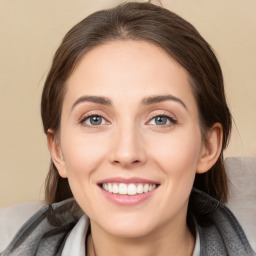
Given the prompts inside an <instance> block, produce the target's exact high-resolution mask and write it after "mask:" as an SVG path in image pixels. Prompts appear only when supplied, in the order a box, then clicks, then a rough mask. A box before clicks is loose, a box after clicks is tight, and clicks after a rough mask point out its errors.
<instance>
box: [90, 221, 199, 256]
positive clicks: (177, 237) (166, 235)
mask: <svg viewBox="0 0 256 256" xmlns="http://www.w3.org/2000/svg"><path fill="white" fill-rule="evenodd" d="M91 228H92V229H91V230H92V233H91V235H90V236H89V238H88V242H87V252H88V253H87V254H88V256H104V255H113V256H120V255H121V256H131V255H140V256H160V255H161V256H174V255H175V256H191V255H192V253H193V250H194V245H195V239H194V237H193V236H192V234H191V232H190V231H189V229H188V227H187V226H186V225H184V227H181V226H179V227H178V228H174V229H169V228H167V229H164V230H163V229H161V230H158V231H155V232H154V233H153V235H152V234H150V235H146V236H144V237H139V238H138V237H136V238H127V237H125V238H124V237H118V236H114V235H111V234H108V233H106V232H104V231H103V230H100V228H99V227H97V226H96V225H94V224H93V223H92V225H91ZM99 231H100V232H99Z"/></svg>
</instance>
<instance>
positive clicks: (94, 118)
mask: <svg viewBox="0 0 256 256" xmlns="http://www.w3.org/2000/svg"><path fill="white" fill-rule="evenodd" d="M81 123H82V124H84V125H88V126H99V125H104V124H107V121H106V119H105V118H104V117H102V116H99V115H90V116H87V117H85V118H83V119H82V120H81Z"/></svg>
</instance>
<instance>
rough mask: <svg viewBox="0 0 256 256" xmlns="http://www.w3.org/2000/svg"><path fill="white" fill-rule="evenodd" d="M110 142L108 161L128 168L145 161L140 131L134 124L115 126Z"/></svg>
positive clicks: (144, 150)
mask: <svg viewBox="0 0 256 256" xmlns="http://www.w3.org/2000/svg"><path fill="white" fill-rule="evenodd" d="M112 142H113V143H112V148H111V152H110V161H111V163H112V164H113V165H119V166H121V167H123V168H126V169H130V168H133V167H135V166H141V165H143V164H145V162H146V161H147V156H146V149H145V144H144V143H143V139H142V136H141V133H140V131H139V129H136V128H135V127H134V126H129V127H128V126H127V125H126V126H125V127H119V128H117V129H116V130H115V135H114V136H113V140H112Z"/></svg>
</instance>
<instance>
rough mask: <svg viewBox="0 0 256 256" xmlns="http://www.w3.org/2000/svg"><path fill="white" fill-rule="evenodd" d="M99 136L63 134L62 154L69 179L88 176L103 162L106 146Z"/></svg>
mask: <svg viewBox="0 0 256 256" xmlns="http://www.w3.org/2000/svg"><path fill="white" fill-rule="evenodd" d="M100 137H101V136H95V135H92V136H85V135H84V136H83V135H81V134H79V133H76V132H74V133H69V135H65V134H63V139H62V152H63V158H64V161H65V166H66V171H67V175H68V177H69V178H71V177H75V176H77V178H79V177H80V176H88V175H90V174H91V173H92V172H93V171H94V170H96V169H97V167H98V165H100V164H101V163H102V162H103V161H104V156H105V155H106V150H107V145H106V143H101V141H103V138H100Z"/></svg>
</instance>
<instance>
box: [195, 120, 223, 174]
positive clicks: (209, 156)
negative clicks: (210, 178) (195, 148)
mask: <svg viewBox="0 0 256 256" xmlns="http://www.w3.org/2000/svg"><path fill="white" fill-rule="evenodd" d="M222 139H223V129H222V125H221V124H220V123H215V124H214V125H213V126H212V127H211V128H210V129H209V131H208V132H207V135H206V138H205V142H204V145H203V149H202V152H201V157H200V159H199V161H198V164H197V173H205V172H207V171H208V170H210V169H211V167H212V166H213V165H214V164H215V163H216V162H217V160H218V158H219V156H220V153H221V150H222Z"/></svg>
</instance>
